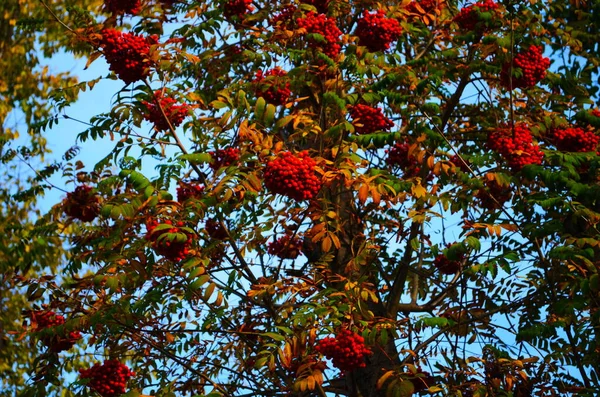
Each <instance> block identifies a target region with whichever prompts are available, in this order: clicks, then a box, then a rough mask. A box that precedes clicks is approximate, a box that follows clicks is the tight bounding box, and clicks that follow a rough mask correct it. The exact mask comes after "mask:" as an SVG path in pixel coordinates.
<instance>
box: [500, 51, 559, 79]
mask: <svg viewBox="0 0 600 397" xmlns="http://www.w3.org/2000/svg"><path fill="white" fill-rule="evenodd" d="M549 67H550V58H546V57H544V56H543V55H542V47H541V46H536V45H532V46H530V47H529V49H528V50H527V51H524V52H521V53H519V54H517V55H516V56H515V58H514V61H513V64H512V70H513V74H512V75H511V73H510V72H511V63H510V62H507V63H505V64H504V65H502V71H501V72H500V83H501V84H502V86H503V87H504V88H506V89H510V88H511V86H512V88H513V89H515V88H528V87H533V86H535V85H536V84H537V83H538V82H539V81H540V80H542V79H543V78H544V77H546V71H547V70H548V68H549ZM516 69H520V70H521V75H520V76H519V77H515V75H514V74H515V73H514V72H515V70H516Z"/></svg>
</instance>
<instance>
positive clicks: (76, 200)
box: [63, 185, 100, 222]
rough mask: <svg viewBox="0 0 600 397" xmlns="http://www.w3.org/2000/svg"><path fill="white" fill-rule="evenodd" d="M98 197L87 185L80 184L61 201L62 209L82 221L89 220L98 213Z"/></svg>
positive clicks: (94, 217)
mask: <svg viewBox="0 0 600 397" xmlns="http://www.w3.org/2000/svg"><path fill="white" fill-rule="evenodd" d="M99 202H100V199H99V198H98V195H97V194H96V193H94V191H93V189H92V188H91V187H90V186H87V185H80V186H77V187H76V188H75V190H74V191H73V192H71V193H67V198H66V199H65V201H64V202H63V211H64V212H65V214H67V215H68V216H70V217H71V218H75V219H79V220H80V221H82V222H91V221H93V220H94V219H96V217H97V216H98V214H99V213H100V205H99Z"/></svg>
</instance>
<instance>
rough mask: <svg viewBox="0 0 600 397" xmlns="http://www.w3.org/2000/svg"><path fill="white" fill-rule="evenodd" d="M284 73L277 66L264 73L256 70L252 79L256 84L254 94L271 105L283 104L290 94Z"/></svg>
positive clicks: (285, 73) (288, 83)
mask: <svg viewBox="0 0 600 397" xmlns="http://www.w3.org/2000/svg"><path fill="white" fill-rule="evenodd" d="M286 75H287V72H286V71H285V70H283V69H281V68H280V67H279V66H277V67H275V68H273V69H271V70H269V71H267V72H266V73H263V71H262V70H259V71H258V72H256V78H255V79H254V80H252V82H253V83H254V84H256V91H255V92H256V96H257V97H263V98H264V99H265V101H267V102H268V103H271V104H273V105H285V104H286V103H287V101H288V99H290V95H291V94H292V91H291V90H290V82H289V81H288V80H287V79H286V78H285V76H286Z"/></svg>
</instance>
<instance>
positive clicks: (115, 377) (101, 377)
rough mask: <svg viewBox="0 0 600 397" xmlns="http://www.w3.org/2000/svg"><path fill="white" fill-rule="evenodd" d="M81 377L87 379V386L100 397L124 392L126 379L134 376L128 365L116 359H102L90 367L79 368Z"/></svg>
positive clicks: (115, 395) (113, 395)
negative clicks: (102, 362)
mask: <svg viewBox="0 0 600 397" xmlns="http://www.w3.org/2000/svg"><path fill="white" fill-rule="evenodd" d="M79 374H80V376H81V378H82V379H89V381H88V383H87V386H88V387H89V388H91V389H92V390H94V391H95V392H96V393H98V394H100V395H101V396H102V397H118V396H120V395H121V394H124V393H125V388H126V387H127V381H129V379H131V378H132V377H134V376H135V373H134V372H133V371H131V370H130V369H129V367H128V366H126V365H124V364H121V363H120V362H119V361H117V360H104V364H102V365H100V364H99V363H96V364H94V366H93V367H92V368H89V369H80V370H79Z"/></svg>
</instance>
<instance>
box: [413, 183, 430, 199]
mask: <svg viewBox="0 0 600 397" xmlns="http://www.w3.org/2000/svg"><path fill="white" fill-rule="evenodd" d="M411 192H412V194H413V196H415V198H420V197H423V196H424V195H426V194H427V189H425V188H424V187H423V186H421V185H416V186H415V185H413V186H412V188H411Z"/></svg>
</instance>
